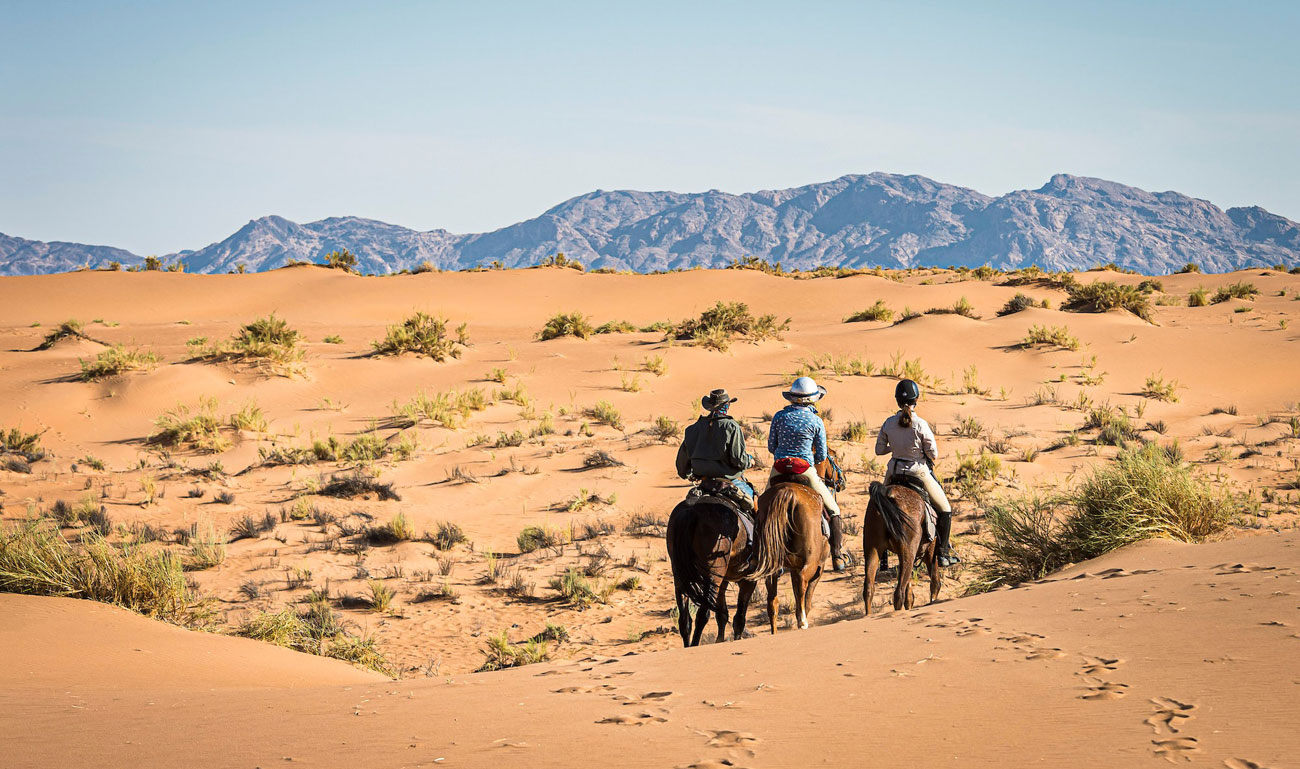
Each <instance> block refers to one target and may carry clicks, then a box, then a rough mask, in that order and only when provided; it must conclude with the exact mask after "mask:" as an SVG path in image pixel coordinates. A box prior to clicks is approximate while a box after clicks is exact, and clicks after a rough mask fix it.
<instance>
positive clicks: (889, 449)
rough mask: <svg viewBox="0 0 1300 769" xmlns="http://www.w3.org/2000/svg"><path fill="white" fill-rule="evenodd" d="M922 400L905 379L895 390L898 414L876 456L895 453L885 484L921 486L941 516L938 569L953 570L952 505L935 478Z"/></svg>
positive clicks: (933, 449) (886, 428)
mask: <svg viewBox="0 0 1300 769" xmlns="http://www.w3.org/2000/svg"><path fill="white" fill-rule="evenodd" d="M920 397H921V387H920V386H919V385H918V384H917V383H916V382H913V381H912V380H910V379H904V380H903V381H901V382H899V383H898V386H897V387H896V388H894V400H895V401H897V402H898V413H896V414H894V415H893V416H891V417H890V418H889V419H886V420H885V423H884V424H883V425H881V427H880V434H879V435H878V436H877V437H876V454H889V453H892V454H893V457H892V458H891V459H890V460H889V468H888V470H886V471H885V482H886V483H888V482H889V480H890V478H892V477H893V476H895V475H910V476H912V477H914V478H916V479H917V480H919V481H920V482H921V485H922V486H924V487H925V490H926V492H927V493H928V494H929V495H930V501H931V502H932V503H933V504H934V507H935V510H937V511H938V512H939V526H938V528H939V530H938V532H937V536H938V540H939V565H940V566H951V565H952V564H955V563H958V562H959V561H960V560H961V559H960V558H958V557H957V555H956V554H955V553H954V552H953V551H952V546H951V544H950V542H949V537H950V535H951V533H952V505H950V504H948V497H947V495H945V494H944V493H943V487H942V486H940V485H939V481H938V479H936V478H935V477H934V463H935V461H936V460H937V459H938V454H939V448H938V446H937V445H936V444H935V441H934V431H933V430H931V429H930V425H929V424H927V423H926V421H925V420H924V419H922V418H921V417H920V416H918V415H917V413H916V402H917V400H919V399H920Z"/></svg>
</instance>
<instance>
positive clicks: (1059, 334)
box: [1020, 325, 1079, 350]
mask: <svg viewBox="0 0 1300 769" xmlns="http://www.w3.org/2000/svg"><path fill="white" fill-rule="evenodd" d="M1040 345H1041V346H1045V347H1059V348H1061V349H1062V350H1077V349H1079V338H1078V337H1075V336H1071V335H1070V329H1069V327H1067V326H1039V325H1033V326H1030V327H1029V333H1028V334H1026V335H1025V338H1024V339H1023V340H1022V341H1021V342H1020V346H1021V347H1037V346H1040Z"/></svg>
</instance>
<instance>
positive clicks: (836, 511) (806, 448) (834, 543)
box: [767, 376, 845, 571]
mask: <svg viewBox="0 0 1300 769" xmlns="http://www.w3.org/2000/svg"><path fill="white" fill-rule="evenodd" d="M781 395H782V396H784V397H785V399H786V400H788V401H790V405H789V406H786V407H785V408H783V409H781V410H780V411H778V412H777V413H776V416H774V417H772V427H771V429H770V431H769V432H768V434H767V450H768V451H770V452H772V456H773V458H774V459H775V461H774V462H773V463H772V473H771V476H769V480H770V479H771V478H774V477H776V476H778V475H800V476H803V477H804V478H805V479H807V481H808V486H809V487H811V488H812V490H813V491H815V492H817V494H818V495H820V496H821V499H822V504H823V505H825V507H826V512H827V513H829V518H830V530H831V537H830V539H831V543H830V544H831V564H832V568H834V569H835V571H843V570H844V566H845V564H844V551H843V544H844V524H843V522H842V521H841V520H840V506H839V504H838V503H837V502H836V501H835V495H834V494H832V493H831V490H830V489H828V488H827V487H826V484H825V483H824V482H823V481H822V479H821V476H819V475H818V474H817V469H816V467H815V465H817V464H818V463H820V462H824V461H826V459H827V458H828V457H829V456H830V454H829V452H828V451H827V448H826V425H825V424H824V423H823V422H822V418H821V417H820V416H818V415H817V407H816V406H814V405H813V404H814V403H816V402H817V401H819V400H821V399H822V398H823V397H824V396H825V395H826V388H825V387H822V386H820V385H818V384H817V383H816V382H814V381H813V379H812V377H806V376H801V377H799V378H798V379H796V380H794V382H793V383H792V384H791V385H790V389H789V390H786V391H785V392H783V393H781Z"/></svg>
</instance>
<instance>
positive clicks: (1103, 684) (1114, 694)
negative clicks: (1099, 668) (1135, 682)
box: [1079, 678, 1128, 700]
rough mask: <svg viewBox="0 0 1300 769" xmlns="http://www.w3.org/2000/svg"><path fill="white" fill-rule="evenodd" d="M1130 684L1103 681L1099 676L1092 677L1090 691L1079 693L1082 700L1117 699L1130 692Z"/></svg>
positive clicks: (1089, 685)
mask: <svg viewBox="0 0 1300 769" xmlns="http://www.w3.org/2000/svg"><path fill="white" fill-rule="evenodd" d="M1127 689H1128V684H1119V683H1114V682H1113V681H1103V680H1101V679H1099V678H1094V679H1092V682H1090V683H1089V684H1088V693H1087V694H1081V695H1079V699H1081V700H1117V699H1119V698H1120V697H1123V696H1124V695H1125V694H1127V693H1128V692H1127V691H1126V690H1127Z"/></svg>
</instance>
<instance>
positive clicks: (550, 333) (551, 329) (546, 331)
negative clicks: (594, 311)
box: [537, 312, 596, 342]
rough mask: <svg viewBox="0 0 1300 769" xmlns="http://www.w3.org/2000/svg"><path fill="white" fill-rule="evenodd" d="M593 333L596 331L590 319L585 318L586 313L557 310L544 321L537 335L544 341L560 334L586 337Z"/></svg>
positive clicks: (560, 335)
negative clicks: (543, 325) (544, 323)
mask: <svg viewBox="0 0 1300 769" xmlns="http://www.w3.org/2000/svg"><path fill="white" fill-rule="evenodd" d="M594 333H596V331H595V329H593V328H592V327H591V321H589V320H587V316H586V315H583V314H582V313H580V312H567V313H566V312H559V313H556V314H555V315H552V316H551V318H550V320H548V321H546V326H545V327H543V328H542V330H541V331H539V332H538V334H537V337H538V338H539V339H540V340H541V341H543V342H545V341H547V340H550V339H559V338H560V337H562V336H576V337H578V338H579V339H586V338H588V337H590V336H591V335H592V334H594Z"/></svg>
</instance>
